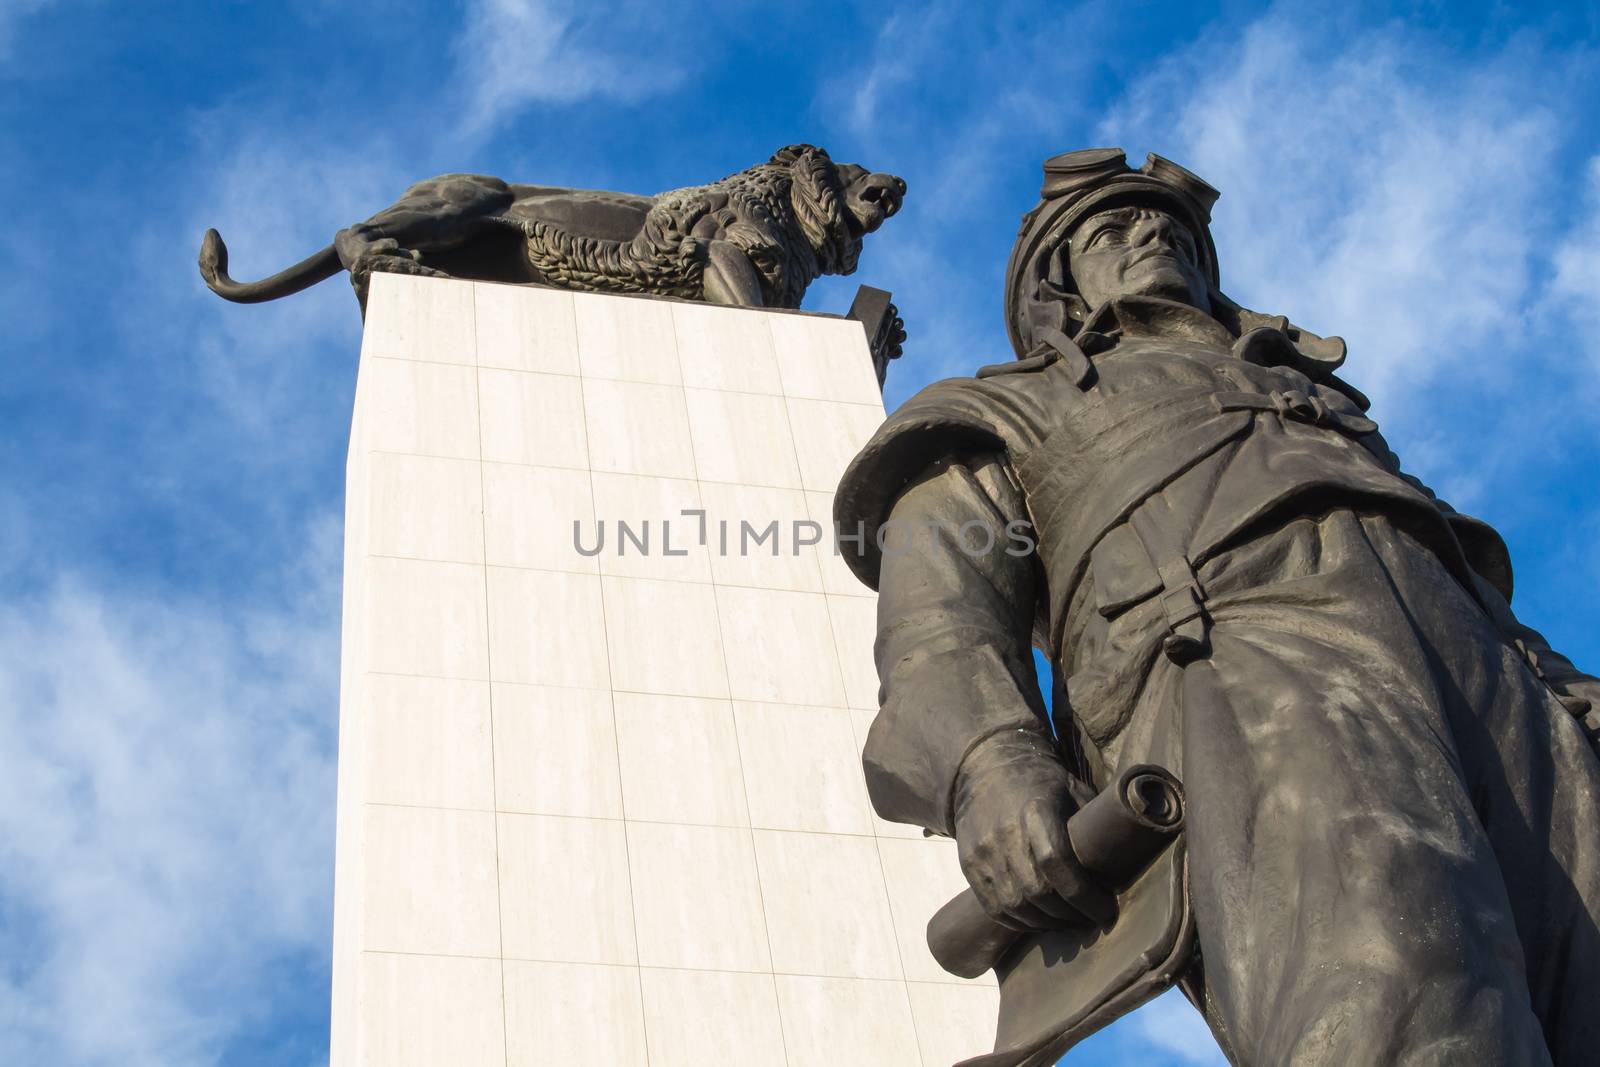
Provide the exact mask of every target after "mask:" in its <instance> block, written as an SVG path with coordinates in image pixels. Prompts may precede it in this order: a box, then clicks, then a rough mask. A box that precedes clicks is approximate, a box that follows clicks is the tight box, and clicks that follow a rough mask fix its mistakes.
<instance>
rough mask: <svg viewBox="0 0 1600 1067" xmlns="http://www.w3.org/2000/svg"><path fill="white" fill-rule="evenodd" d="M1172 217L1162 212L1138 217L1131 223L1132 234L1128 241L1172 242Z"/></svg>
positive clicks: (1130, 242)
mask: <svg viewBox="0 0 1600 1067" xmlns="http://www.w3.org/2000/svg"><path fill="white" fill-rule="evenodd" d="M1172 226H1173V223H1172V219H1171V217H1170V216H1167V215H1162V214H1150V215H1147V216H1145V217H1144V218H1141V219H1138V220H1137V221H1135V222H1134V224H1133V234H1132V237H1131V239H1130V240H1129V241H1128V243H1129V244H1131V245H1146V244H1155V243H1157V242H1160V243H1162V244H1171V243H1172Z"/></svg>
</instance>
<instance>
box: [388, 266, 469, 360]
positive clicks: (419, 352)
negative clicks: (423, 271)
mask: <svg viewBox="0 0 1600 1067" xmlns="http://www.w3.org/2000/svg"><path fill="white" fill-rule="evenodd" d="M420 281H421V279H417V278H408V277H406V276H404V275H399V274H385V273H383V272H376V273H374V274H373V275H372V288H371V289H370V290H369V292H368V294H367V308H368V314H367V321H366V326H365V329H364V330H363V331H362V338H361V356H362V359H363V360H367V359H376V358H383V359H410V360H427V361H429V362H432V363H457V364H462V365H464V366H468V367H470V366H472V365H473V364H474V363H476V362H477V356H476V352H475V349H474V346H473V329H472V288H473V287H472V283H471V282H463V281H454V280H442V279H429V280H428V282H427V284H418V283H419V282H420Z"/></svg>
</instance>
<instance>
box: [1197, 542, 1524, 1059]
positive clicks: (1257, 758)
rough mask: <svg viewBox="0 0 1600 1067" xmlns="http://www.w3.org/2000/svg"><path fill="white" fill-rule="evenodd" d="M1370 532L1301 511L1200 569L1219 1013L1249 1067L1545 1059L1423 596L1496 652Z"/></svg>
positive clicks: (1204, 754)
mask: <svg viewBox="0 0 1600 1067" xmlns="http://www.w3.org/2000/svg"><path fill="white" fill-rule="evenodd" d="M1373 521H1374V520H1362V519H1359V518H1357V517H1356V516H1354V515H1353V514H1351V513H1348V512H1336V513H1334V514H1333V515H1330V516H1328V517H1326V518H1324V519H1321V520H1309V519H1308V520H1302V521H1300V522H1298V523H1293V524H1290V527H1288V528H1286V529H1284V530H1282V531H1279V532H1277V533H1274V534H1269V535H1266V536H1265V537H1263V538H1261V539H1260V540H1259V541H1258V542H1256V543H1254V544H1252V545H1250V546H1246V547H1245V548H1244V549H1240V550H1236V551H1235V552H1234V553H1232V554H1231V558H1225V559H1223V560H1219V561H1214V563H1213V565H1211V566H1208V567H1207V568H1203V570H1202V581H1204V582H1207V591H1208V593H1209V594H1210V595H1211V604H1210V610H1211V614H1212V617H1213V627H1212V633H1211V646H1212V653H1211V655H1210V657H1209V658H1208V659H1207V660H1205V661H1202V662H1200V663H1196V664H1193V665H1191V666H1189V667H1187V668H1186V669H1185V670H1184V672H1183V679H1182V687H1181V698H1182V705H1183V706H1182V717H1183V719H1184V725H1183V737H1184V743H1183V752H1182V774H1183V777H1184V781H1185V785H1186V788H1187V790H1188V794H1189V799H1190V805H1191V806H1190V820H1189V824H1188V834H1189V844H1190V848H1191V850H1192V856H1193V867H1192V896H1193V901H1194V907H1195V915H1196V921H1197V926H1198V930H1199V935H1200V943H1201V951H1202V956H1203V959H1204V965H1205V981H1206V986H1207V991H1208V995H1209V1002H1210V1004H1211V1007H1212V1011H1213V1013H1214V1015H1215V1017H1216V1019H1217V1021H1219V1022H1220V1023H1221V1025H1222V1027H1223V1029H1224V1030H1225V1032H1226V1036H1227V1039H1228V1042H1229V1044H1230V1045H1231V1048H1232V1053H1233V1055H1234V1056H1235V1057H1236V1060H1237V1062H1238V1063H1239V1064H1241V1065H1250V1067H1289V1065H1295V1067H1306V1065H1318V1067H1322V1065H1326V1067H1335V1065H1338V1067H1344V1065H1349V1064H1361V1065H1363V1067H1383V1065H1390V1064H1393V1065H1399V1064H1405V1065H1407V1067H1414V1065H1422V1064H1428V1065H1433V1064H1437V1065H1441V1067H1442V1065H1445V1064H1460V1063H1478V1064H1493V1065H1496V1067H1511V1065H1516V1067H1524V1065H1526V1067H1547V1065H1549V1064H1550V1063H1551V1062H1552V1061H1551V1058H1550V1054H1549V1051H1548V1049H1547V1047H1546V1043H1545V1038H1544V1034H1543V1032H1542V1030H1541V1026H1540V1022H1539V1019H1538V1017H1537V1015H1536V1013H1535V1006H1534V1003H1533V1000H1532V998H1531V997H1530V994H1529V988H1528V982H1527V978H1526V974H1525V967H1526V964H1525V957H1524V951H1523V940H1522V938H1521V937H1519V930H1518V926H1517V922H1516V910H1515V908H1514V906H1513V903H1512V900H1511V898H1510V895H1509V893H1508V891H1507V883H1506V880H1505V879H1503V878H1502V875H1501V867H1500V862H1499V859H1498V856H1497V852H1496V849H1495V847H1494V844H1493V842H1492V841H1491V840H1490V837H1489V835H1488V834H1486V833H1485V830H1484V826H1483V823H1482V822H1481V821H1480V818H1479V814H1478V811H1477V808H1476V803H1475V802H1476V801H1477V799H1478V798H1477V797H1476V796H1475V795H1474V791H1473V783H1472V781H1471V780H1470V779H1469V777H1468V776H1467V774H1466V772H1465V770H1464V767H1463V762H1462V759H1461V756H1460V754H1459V753H1458V752H1457V750H1456V745H1455V742H1454V739H1453V734H1454V730H1453V725H1452V720H1453V718H1454V711H1453V709H1454V707H1455V706H1456V704H1457V702H1458V699H1459V698H1458V695H1457V694H1456V693H1455V691H1454V685H1455V683H1454V682H1453V680H1452V668H1451V666H1450V664H1448V663H1445V662H1442V661H1441V660H1440V658H1439V650H1438V649H1437V648H1436V641H1435V629H1434V626H1435V623H1436V622H1437V621H1439V620H1438V619H1436V618H1435V615H1434V614H1428V613H1427V612H1433V611H1434V608H1435V605H1433V604H1432V603H1431V602H1430V603H1429V604H1428V605H1427V612H1425V613H1424V617H1419V615H1418V612H1417V610H1416V605H1413V604H1412V603H1411V599H1412V597H1413V596H1414V597H1417V598H1426V597H1435V598H1439V597H1442V598H1443V599H1444V600H1446V601H1447V602H1448V603H1447V604H1446V606H1445V608H1440V609H1438V610H1440V611H1445V613H1446V615H1448V616H1451V618H1450V621H1451V623H1452V624H1453V626H1454V628H1455V633H1454V636H1455V638H1456V639H1458V640H1459V641H1461V642H1463V643H1465V645H1467V646H1469V647H1470V649H1471V651H1470V652H1466V653H1463V654H1464V655H1471V656H1478V655H1482V654H1484V652H1483V647H1484V643H1485V642H1487V643H1488V644H1489V645H1490V646H1492V647H1498V646H1497V642H1496V640H1495V637H1494V635H1493V634H1492V632H1487V631H1481V630H1474V629H1473V628H1472V625H1471V619H1470V617H1465V618H1464V617H1455V616H1461V615H1464V614H1465V613H1464V610H1463V609H1462V607H1461V604H1466V605H1467V606H1468V607H1470V602H1467V601H1465V600H1464V599H1463V600H1462V601H1461V603H1456V602H1455V601H1454V600H1452V599H1451V598H1452V597H1454V595H1455V594H1456V593H1457V592H1459V589H1458V587H1456V586H1455V585H1454V584H1453V580H1452V579H1451V578H1450V577H1449V576H1448V574H1447V573H1446V572H1444V571H1443V569H1442V568H1440V567H1438V566H1437V564H1436V563H1434V564H1432V566H1431V569H1429V566H1428V564H1430V563H1432V557H1431V556H1430V555H1428V554H1427V553H1426V551H1425V550H1423V549H1421V548H1420V547H1419V546H1417V545H1415V544H1414V543H1413V542H1410V541H1409V540H1405V539H1400V540H1395V539H1394V538H1392V537H1389V534H1392V530H1390V529H1389V528H1388V527H1387V526H1384V527H1383V529H1384V531H1385V535H1384V537H1383V538H1378V539H1376V540H1375V539H1373V538H1370V537H1369V536H1368V533H1369V526H1368V525H1366V524H1367V523H1371V522H1373ZM1377 521H1378V522H1379V523H1380V525H1381V520H1377ZM1385 538H1387V540H1385ZM1299 542H1304V543H1299ZM1380 542H1381V543H1380ZM1411 556H1418V557H1420V558H1421V560H1422V561H1423V562H1421V563H1418V562H1417V561H1416V560H1412V559H1411V558H1410V557H1411ZM1390 557H1399V558H1402V559H1403V560H1404V562H1405V565H1406V566H1416V567H1420V568H1421V569H1422V570H1425V571H1427V572H1428V578H1429V581H1430V582H1432V583H1433V585H1434V586H1435V587H1436V586H1437V585H1438V583H1440V582H1442V583H1444V584H1445V586H1446V588H1445V589H1444V590H1443V591H1442V592H1441V591H1440V590H1438V589H1437V588H1429V587H1428V586H1427V585H1421V586H1417V587H1415V588H1414V587H1413V586H1412V585H1411V582H1410V580H1409V579H1407V580H1405V581H1402V580H1401V579H1400V578H1398V577H1397V576H1396V571H1397V570H1400V569H1403V568H1401V567H1397V566H1396V565H1395V563H1394V560H1393V559H1391V558H1390ZM1208 579H1209V581H1208ZM1230 586H1232V588H1230ZM1446 609H1448V610H1446Z"/></svg>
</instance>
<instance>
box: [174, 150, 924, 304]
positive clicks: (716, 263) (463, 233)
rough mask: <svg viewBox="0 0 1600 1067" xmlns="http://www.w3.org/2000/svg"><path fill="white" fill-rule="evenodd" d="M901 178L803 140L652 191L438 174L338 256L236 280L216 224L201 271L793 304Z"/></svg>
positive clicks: (233, 291)
mask: <svg viewBox="0 0 1600 1067" xmlns="http://www.w3.org/2000/svg"><path fill="white" fill-rule="evenodd" d="M904 185H905V183H904V182H902V181H900V179H898V178H894V177H893V176H892V175H883V174H868V173H867V172H866V171H865V170H863V169H862V168H860V167H856V166H854V165H851V164H844V165H839V164H835V163H834V162H833V161H832V160H831V159H829V158H828V154H827V153H826V152H824V151H822V150H821V149H820V148H814V147H812V146H809V145H795V146H791V147H789V148H785V149H782V150H781V151H779V152H778V153H777V154H775V155H774V156H773V158H772V159H771V160H770V161H768V162H766V163H763V164H760V165H759V166H755V167H751V168H750V169H748V170H745V171H741V172H739V173H738V174H734V175H730V176H729V177H727V178H724V179H722V180H721V181H718V182H713V183H711V184H709V185H698V186H690V187H688V188H683V189H675V190H672V191H670V192H666V193H662V194H660V195H659V196H655V197H643V196H634V195H631V194H626V193H607V192H598V191H590V190H580V189H560V188H554V187H549V186H535V185H508V184H507V183H506V182H503V181H501V180H500V179H498V178H491V177H486V176H482V175H472V174H447V175H443V176H441V177H438V178H433V179H430V180H428V181H425V182H420V183H418V184H417V185H414V186H412V187H411V188H410V189H409V190H407V191H406V193H405V195H404V196H402V197H401V198H400V200H399V201H397V202H396V203H395V204H394V205H393V206H391V207H389V208H387V209H385V210H384V211H382V212H379V213H378V214H377V215H374V216H373V217H372V218H371V219H368V220H367V221H366V222H363V223H358V224H357V225H355V226H352V227H349V228H348V229H345V230H342V231H340V233H339V235H338V236H337V237H336V238H335V241H334V244H333V246H332V251H333V252H334V253H336V254H337V264H336V265H334V264H331V263H330V260H329V258H328V250H325V251H324V252H323V253H319V254H318V256H319V257H321V258H320V259H319V258H318V257H312V259H308V260H306V261H305V262H304V263H302V264H299V265H297V266H296V267H292V268H290V269H289V270H287V271H284V272H282V273H281V274H279V275H276V276H274V277H273V278H271V279H267V280H266V281H263V282H258V283H254V284H240V283H236V282H233V281H232V280H231V279H229V278H228V277H227V250H226V248H225V247H224V246H223V245H222V242H221V239H220V237H215V236H214V234H215V231H212V233H211V234H208V235H207V238H206V242H205V244H204V245H203V246H202V250H201V273H202V274H204V275H205V277H206V281H207V283H208V284H210V285H211V287H212V288H213V289H214V290H216V291H217V292H218V293H220V294H221V295H223V296H226V297H228V298H229V299H233V300H240V301H253V300H261V299H272V298H273V297H275V296H281V295H287V293H289V292H293V291H295V290H296V289H299V288H304V286H305V285H307V284H311V283H312V282H315V281H319V280H321V278H323V277H327V276H328V274H330V273H332V272H333V271H335V270H337V269H338V266H343V267H344V268H345V269H347V270H349V271H350V272H351V275H352V281H353V282H355V284H356V287H357V291H358V293H360V294H361V295H362V296H363V298H364V296H365V288H366V282H367V278H368V276H369V275H370V273H371V271H373V270H386V271H397V272H401V273H416V274H430V275H440V276H446V277H465V278H483V279H491V280H498V281H527V282H536V283H541V284H545V285H550V286H554V287H557V288H562V289H573V290H582V291H598V292H614V293H652V294H657V295H663V296H674V297H679V298H682V299H687V300H705V301H711V302H715V303H729V304H745V305H757V306H767V307H785V308H793V307H798V306H799V305H800V300H801V298H802V297H803V296H804V295H805V291H806V287H807V286H808V285H810V283H811V282H812V281H814V280H815V279H816V278H817V277H818V276H819V275H822V274H848V273H850V272H851V271H853V270H854V269H855V266H856V260H857V257H858V256H859V255H860V252H861V240H862V236H863V234H864V233H867V232H871V231H872V230H873V229H876V228H877V225H878V224H880V223H881V222H882V221H883V219H884V218H887V217H888V215H891V214H893V213H894V211H895V210H896V209H897V208H898V207H899V198H900V196H901V195H902V193H903V191H904ZM513 235H515V237H514V236H513ZM313 275H315V276H313Z"/></svg>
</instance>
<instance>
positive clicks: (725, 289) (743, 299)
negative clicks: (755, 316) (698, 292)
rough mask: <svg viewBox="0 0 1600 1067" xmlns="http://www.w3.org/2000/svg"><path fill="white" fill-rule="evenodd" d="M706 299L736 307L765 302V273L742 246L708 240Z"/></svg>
mask: <svg viewBox="0 0 1600 1067" xmlns="http://www.w3.org/2000/svg"><path fill="white" fill-rule="evenodd" d="M705 270H706V274H705V290H706V299H707V300H708V301H710V302H711V303H713V304H727V305H730V306H732V307H755V308H758V307H760V306H761V305H762V300H761V277H760V275H758V274H757V273H756V268H755V267H754V266H753V265H752V264H751V263H750V257H749V256H746V255H745V254H744V253H743V252H742V251H740V250H739V247H738V246H737V245H735V244H733V243H732V242H729V241H708V242H707V243H706V267H705Z"/></svg>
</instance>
